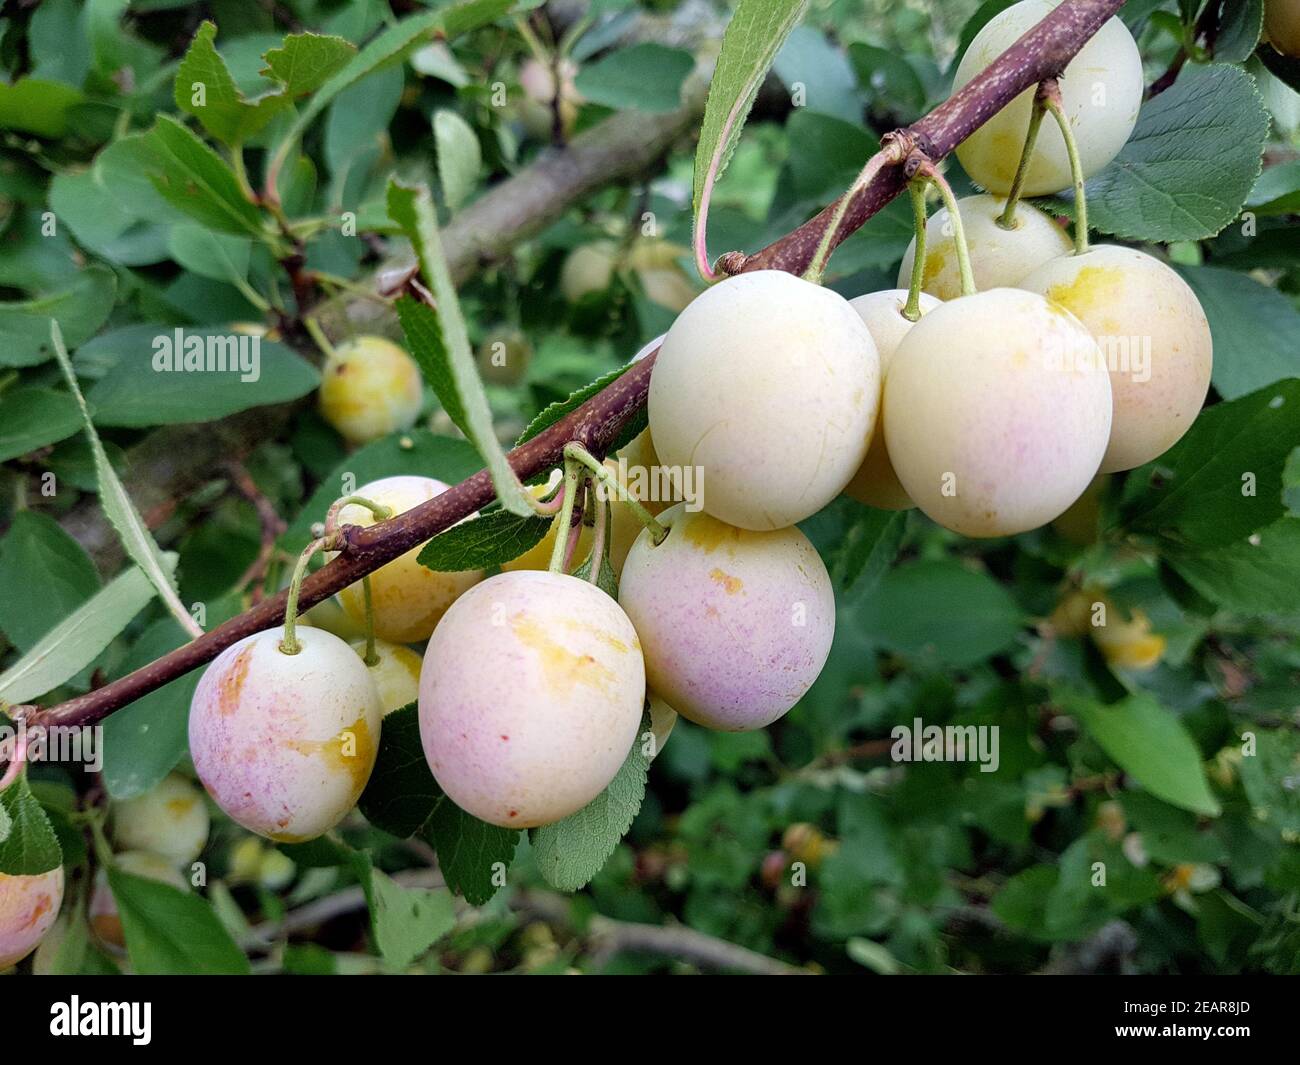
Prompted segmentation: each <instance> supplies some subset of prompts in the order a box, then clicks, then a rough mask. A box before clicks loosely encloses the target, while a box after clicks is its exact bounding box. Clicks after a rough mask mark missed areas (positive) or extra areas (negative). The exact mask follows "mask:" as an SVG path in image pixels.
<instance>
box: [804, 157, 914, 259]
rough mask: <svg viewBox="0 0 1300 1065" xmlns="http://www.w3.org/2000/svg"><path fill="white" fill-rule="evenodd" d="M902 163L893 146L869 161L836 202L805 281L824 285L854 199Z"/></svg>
mask: <svg viewBox="0 0 1300 1065" xmlns="http://www.w3.org/2000/svg"><path fill="white" fill-rule="evenodd" d="M902 161H903V160H902V159H901V158H900V153H899V150H898V148H897V147H896V146H895V145H893V144H888V145H886V146H885V147H883V148H881V149H880V151H878V152H876V154H875V155H873V156H872V157H871V158H870V159H868V160H867V165H866V166H864V167H863V168H862V172H861V173H860V174H858V176H857V178H855V179H854V182H853V184H852V185H850V186H849V190H848V192H846V193H844V195H843V196H841V197H840V198H839V199H838V200H837V201H836V202H835V213H834V214H833V215H831V220H830V223H829V224H828V225H827V226H826V229H825V230H824V231H823V232H822V239H821V240H820V241H819V242H818V244H817V250H816V251H815V252H813V257H812V261H811V262H810V263H809V264H808V269H807V270H805V271H804V272H803V279H804V280H805V281H811V282H812V283H813V284H814V285H820V284H821V283H822V275H823V274H824V273H825V272H826V263H827V262H828V261H829V260H830V257H831V252H832V251H834V250H835V238H836V236H838V235H839V231H840V226H841V225H842V224H843V222H844V216H845V215H846V214H848V210H849V205H850V204H851V203H852V202H853V197H854V196H856V195H857V194H858V192H860V191H861V190H862V189H864V188H866V187H867V186H868V185H870V184H871V182H873V181H874V180H875V179H876V175H877V174H879V173H880V171H881V170H883V169H884V168H885V166H886V165H887V164H897V163H901V162H902Z"/></svg>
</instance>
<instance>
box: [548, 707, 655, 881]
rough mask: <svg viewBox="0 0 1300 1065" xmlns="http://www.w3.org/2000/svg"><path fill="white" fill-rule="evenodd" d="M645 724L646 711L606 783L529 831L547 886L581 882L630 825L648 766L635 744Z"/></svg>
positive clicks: (641, 796)
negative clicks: (556, 817)
mask: <svg viewBox="0 0 1300 1065" xmlns="http://www.w3.org/2000/svg"><path fill="white" fill-rule="evenodd" d="M649 728H650V719H649V716H648V715H647V716H643V717H642V720H641V727H640V728H639V729H637V734H636V738H635V739H634V740H633V741H632V749H631V750H630V751H628V755H627V758H626V759H625V760H624V762H623V765H622V767H621V768H620V769H619V771H618V772H617V773H616V774H615V775H614V779H613V780H612V781H610V783H609V787H607V788H606V789H605V790H604V791H602V792H601V793H600V794H599V795H597V796H596V798H594V799H592V800H591V802H589V803H587V805H586V806H584V807H583V808H582V809H581V810H579V811H578V812H577V813H572V814H570V815H569V816H568V817H566V818H564V819H563V820H562V821H556V822H555V823H554V824H551V825H542V826H541V827H540V828H534V829H531V830H530V831H529V833H528V837H529V840H530V841H531V842H532V845H533V857H534V858H535V859H536V861H537V868H538V869H540V870H541V873H542V876H543V877H545V879H546V882H547V883H548V884H550V885H551V886H552V887H554V888H557V889H558V890H560V891H577V890H578V889H579V888H582V887H585V886H586V885H587V884H588V882H590V880H591V878H592V877H593V876H595V875H596V874H597V873H599V872H600V870H601V868H602V867H603V866H604V864H605V862H607V861H608V860H609V856H610V855H611V854H613V853H614V848H615V847H617V846H618V844H619V840H621V839H622V838H623V837H624V836H625V835H626V834H627V830H628V829H629V828H631V827H632V821H633V820H634V819H635V818H636V815H637V813H638V812H639V811H640V809H641V801H642V800H643V799H644V798H645V786H646V776H647V773H648V772H649V769H650V762H649V760H648V759H647V758H646V756H645V753H644V752H643V750H642V744H641V735H642V733H644V732H646V731H647V730H648V729H649Z"/></svg>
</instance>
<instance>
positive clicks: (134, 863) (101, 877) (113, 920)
mask: <svg viewBox="0 0 1300 1065" xmlns="http://www.w3.org/2000/svg"><path fill="white" fill-rule="evenodd" d="M113 867H114V868H116V869H120V870H121V871H122V872H124V873H129V874H130V875H131V876H138V877H141V878H142V879H144V880H154V881H156V882H158V883H159V884H169V885H170V886H171V887H174V888H176V889H177V890H178V891H189V890H190V882H189V881H188V880H187V879H186V878H185V877H184V876H183V875H182V874H181V873H180V871H179V870H178V869H177V868H176V865H175V864H174V863H173V862H172V861H171V860H170V859H168V858H165V857H164V856H163V855H161V854H155V853H153V852H152V851H147V850H127V851H122V852H121V853H120V854H115V855H113ZM86 916H87V918H88V919H89V921H90V927H91V930H92V931H93V932H94V933H95V936H96V937H97V938H98V939H99V941H100V942H101V943H103V944H105V945H106V946H109V947H113V948H115V949H116V950H121V949H122V948H123V947H125V946H126V937H125V935H123V933H122V915H121V913H120V912H119V911H118V908H117V900H116V899H115V898H113V889H112V888H111V887H109V883H108V873H107V871H106V870H104V869H102V868H101V869H100V870H99V872H98V873H96V874H95V888H94V890H93V891H92V892H91V893H90V906H89V909H88V910H87V913H86Z"/></svg>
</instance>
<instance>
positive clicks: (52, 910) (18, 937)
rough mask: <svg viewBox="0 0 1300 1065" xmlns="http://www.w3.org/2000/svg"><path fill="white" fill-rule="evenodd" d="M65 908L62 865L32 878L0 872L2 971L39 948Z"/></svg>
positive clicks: (0, 954)
mask: <svg viewBox="0 0 1300 1065" xmlns="http://www.w3.org/2000/svg"><path fill="white" fill-rule="evenodd" d="M62 905H63V867H62V866H59V867H58V868H55V869H51V870H50V871H49V872H47V873H35V874H33V875H30V876H21V875H19V876H10V875H9V874H8V873H0V970H4V969H8V968H9V967H10V966H11V965H17V964H18V963H19V962H20V961H22V960H23V959H24V958H25V957H27V955H28V954H30V953H31V952H32V951H34V950H35V949H36V947H37V945H38V944H39V943H40V941H41V940H42V939H43V938H44V937H45V934H46V933H47V932H48V931H49V930H50V928H51V927H52V926H53V924H54V922H55V920H56V919H57V918H58V916H59V907H60V906H62Z"/></svg>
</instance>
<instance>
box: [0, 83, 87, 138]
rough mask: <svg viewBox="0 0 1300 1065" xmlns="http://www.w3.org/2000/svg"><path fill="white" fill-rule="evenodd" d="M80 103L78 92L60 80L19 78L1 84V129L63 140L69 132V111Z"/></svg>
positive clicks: (82, 96)
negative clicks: (9, 83) (7, 83)
mask: <svg viewBox="0 0 1300 1065" xmlns="http://www.w3.org/2000/svg"><path fill="white" fill-rule="evenodd" d="M83 100H85V96H84V95H83V94H82V92H81V90H80V89H75V88H73V87H72V86H71V85H65V84H63V83H62V82H59V81H44V80H40V79H37V78H19V79H18V80H17V81H16V82H14V83H13V84H12V85H4V84H0V129H16V130H18V131H20V132H22V133H34V134H36V136H38V137H62V136H64V135H65V134H66V133H67V132H68V129H69V115H68V112H69V111H71V110H72V108H73V107H75V106H76V105H77V104H79V103H81V102H82V101H83Z"/></svg>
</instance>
